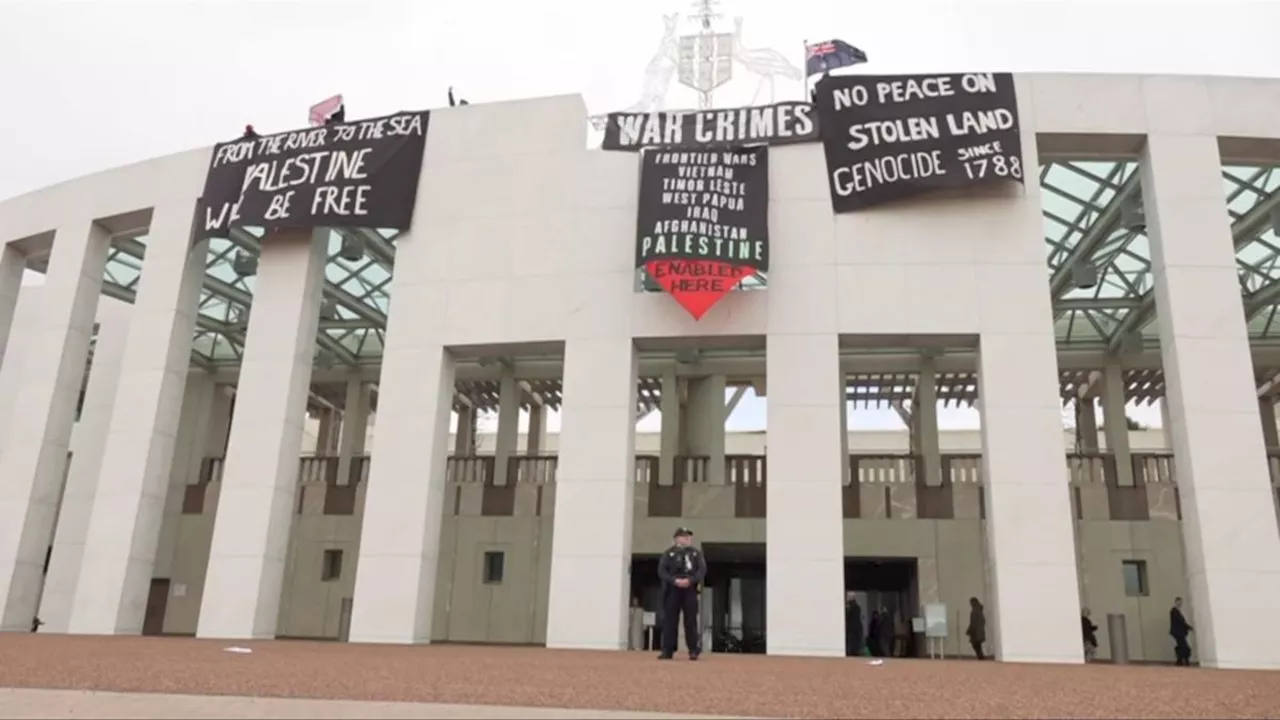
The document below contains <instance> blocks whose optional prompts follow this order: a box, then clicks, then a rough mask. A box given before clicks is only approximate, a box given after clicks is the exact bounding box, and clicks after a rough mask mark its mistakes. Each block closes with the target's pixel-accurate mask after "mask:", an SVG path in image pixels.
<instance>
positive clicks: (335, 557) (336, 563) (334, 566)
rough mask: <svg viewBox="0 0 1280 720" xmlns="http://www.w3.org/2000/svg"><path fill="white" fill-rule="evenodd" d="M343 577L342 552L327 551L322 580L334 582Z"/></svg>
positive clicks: (325, 552)
mask: <svg viewBox="0 0 1280 720" xmlns="http://www.w3.org/2000/svg"><path fill="white" fill-rule="evenodd" d="M340 577H342V551H341V550H325V551H324V566H323V567H322V568H320V580H322V581H323V582H333V581H334V580H337V579H338V578H340Z"/></svg>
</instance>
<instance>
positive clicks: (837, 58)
mask: <svg viewBox="0 0 1280 720" xmlns="http://www.w3.org/2000/svg"><path fill="white" fill-rule="evenodd" d="M804 57H805V61H804V64H805V74H806V75H807V76H809V77H813V76H814V75H819V74H821V73H824V72H830V71H832V70H835V69H837V68H843V67H851V66H853V65H860V64H862V63H864V62H866V61H867V54H866V53H864V52H862V51H861V50H859V49H858V48H856V47H854V46H852V45H850V44H849V43H847V42H845V41H843V40H827V41H825V42H818V43H806V44H805V46H804Z"/></svg>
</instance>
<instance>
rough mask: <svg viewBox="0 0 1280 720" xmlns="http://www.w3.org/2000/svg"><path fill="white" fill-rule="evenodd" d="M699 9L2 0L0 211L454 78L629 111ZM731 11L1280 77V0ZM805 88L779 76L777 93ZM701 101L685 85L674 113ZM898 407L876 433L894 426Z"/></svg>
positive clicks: (1043, 61) (891, 63) (932, 67)
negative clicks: (666, 19) (117, 171)
mask: <svg viewBox="0 0 1280 720" xmlns="http://www.w3.org/2000/svg"><path fill="white" fill-rule="evenodd" d="M690 5H691V3H688V2H685V1H683V0H647V1H646V0H642V1H640V2H618V1H617V0H594V1H591V0H545V1H543V2H520V1H517V0H510V1H508V2H504V1H503V0H494V1H490V2H448V1H447V0H342V1H339V0H305V2H304V1H302V0H294V1H287V0H279V1H268V0H258V1H255V2H250V1H248V0H93V1H90V0H0V198H6V197H9V196H12V195H16V194H19V193H22V192H27V191H29V190H33V189H36V188H39V187H43V186H45V185H49V184H52V183H55V182H59V181H62V180H66V179H69V178H73V177H77V176H80V175H84V174H86V173H90V172H94V171H98V170H103V169H106V168H110V167H113V166H116V165H121V164H125V163H130V162H137V161H140V160H144V159H147V158H150V157H154V156H157V155H163V154H166V153H172V152H178V151H181V150H187V149H190V148H194V147H199V146H204V145H210V144H213V143H214V142H218V141H221V140H226V139H228V138H231V137H234V136H236V135H237V134H238V133H239V132H240V130H241V128H242V127H243V126H244V125H245V124H246V123H253V124H254V125H256V126H257V127H258V129H259V130H260V131H264V132H276V131H281V130H288V129H292V128H295V127H299V126H301V125H303V124H304V123H305V118H306V109H307V107H308V106H310V105H311V104H312V103H314V102H316V101H318V100H321V99H323V98H325V97H328V96H329V95H331V94H333V93H335V92H341V93H343V94H344V95H345V96H346V99H347V107H348V117H357V118H358V117H362V116H363V117H369V116H374V115H379V114H385V113H389V112H394V111H397V110H418V109H423V108H431V107H436V106H439V105H442V104H443V103H444V101H445V92H446V89H447V88H448V86H450V85H454V86H456V87H457V88H458V91H459V94H460V95H461V96H462V97H465V98H468V99H469V100H471V101H473V102H485V101H495V100H505V99H510V98H520V97H530V96H539V95H551V94H559V93H582V94H583V95H584V96H585V97H586V101H587V104H588V107H590V108H591V111H592V112H607V111H609V110H612V109H618V108H622V107H625V106H628V105H630V104H631V103H633V102H635V101H636V100H637V99H638V93H639V91H640V87H641V84H642V82H643V77H644V69H645V66H646V64H647V63H648V62H649V60H650V58H651V57H652V56H653V53H654V50H655V48H656V46H657V43H658V40H659V38H660V36H661V34H662V29H663V22H662V15H663V14H664V13H674V12H679V13H681V15H682V23H681V25H680V32H681V33H684V32H689V31H690V30H691V28H690V27H689V26H688V25H687V24H685V23H684V22H683V16H685V15H688V14H689V13H690V12H691V10H690ZM720 11H721V12H722V13H723V14H724V16H725V17H724V19H723V21H722V22H723V23H724V27H725V29H726V30H731V29H732V26H733V23H732V19H733V18H734V17H737V16H742V17H744V18H745V22H744V24H743V43H744V45H746V46H748V47H752V48H762V49H764V48H773V49H776V50H778V51H780V52H782V53H784V54H785V55H787V56H788V57H789V58H792V61H793V62H794V63H796V64H800V63H801V61H802V60H803V47H802V44H803V41H804V40H805V39H809V40H818V39H829V38H832V37H837V38H840V39H843V40H846V41H848V42H850V43H853V44H854V45H857V46H859V47H861V48H862V49H864V50H865V51H866V52H867V54H868V55H869V56H870V59H871V62H872V63H873V64H874V68H875V70H876V71H878V72H886V73H895V72H929V71H948V72H956V71H966V70H1013V71H1087V72H1141V73H1179V74H1212V75H1253V76H1271V77H1277V76H1280V51H1278V50H1277V47H1276V38H1277V28H1280V1H1278V0H1201V1H1192V0H1182V1H1178V0H1173V1H1168V0H949V1H948V0H789V1H788V2H776V0H775V1H773V2H769V1H766V0H723V1H722V2H721V3H720ZM735 72H736V73H738V75H737V76H736V78H735V80H734V81H733V82H732V83H731V84H730V85H729V86H728V87H727V88H725V89H724V91H722V92H720V93H718V94H717V98H718V100H719V101H720V102H722V103H723V104H725V105H729V106H732V105H734V104H744V103H746V102H749V101H750V100H751V98H752V96H753V95H754V94H755V91H756V89H757V82H756V81H755V79H754V78H752V77H750V76H748V75H746V74H745V73H743V72H742V70H741V68H737V69H735ZM801 93H802V90H801V88H800V85H799V84H798V83H794V82H793V83H790V84H787V83H786V82H780V83H779V84H778V87H777V89H776V96H775V97H776V99H778V100H782V99H787V98H798V97H801ZM765 99H766V98H765V96H763V95H762V96H761V100H762V101H763V100H765ZM691 103H692V96H691V95H690V94H688V93H687V92H684V91H679V90H677V91H674V92H672V94H671V96H670V99H669V102H668V105H669V106H671V107H681V106H688V105H689V104H691ZM718 104H719V103H718ZM1278 122H1280V119H1278ZM886 412H887V416H886V417H884V418H882V419H883V422H881V421H880V420H881V419H874V420H872V419H871V418H868V420H869V421H872V424H873V426H885V425H886V424H887V425H888V426H893V425H894V423H895V422H896V416H894V415H893V413H892V412H889V411H886ZM740 419H741V420H742V421H746V424H745V425H741V424H740V422H739V421H740ZM1142 419H1143V420H1144V421H1147V420H1151V419H1152V418H1151V417H1150V416H1147V415H1144V416H1143V417H1142ZM759 421H762V413H761V412H760V403H759V401H756V402H750V403H749V402H744V403H743V407H742V408H741V411H740V412H739V413H736V414H735V418H734V419H733V420H732V421H731V424H732V425H735V426H741V427H751V426H754V425H756V424H758V422H759ZM942 421H943V422H944V423H945V424H947V425H956V424H959V425H961V426H966V425H971V424H972V423H973V422H974V421H976V418H975V417H971V416H969V415H967V414H966V415H964V416H956V417H952V416H951V414H949V413H944V416H943V418H942ZM1154 421H1155V422H1158V413H1157V414H1156V416H1155V418H1154ZM855 422H857V423H858V424H861V421H855Z"/></svg>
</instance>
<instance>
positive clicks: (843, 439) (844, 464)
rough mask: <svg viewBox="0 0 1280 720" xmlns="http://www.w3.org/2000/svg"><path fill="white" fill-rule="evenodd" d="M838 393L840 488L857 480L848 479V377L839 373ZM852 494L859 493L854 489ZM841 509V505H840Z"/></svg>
mask: <svg viewBox="0 0 1280 720" xmlns="http://www.w3.org/2000/svg"><path fill="white" fill-rule="evenodd" d="M838 384H839V386H840V387H839V391H838V393H837V394H836V397H837V398H839V399H840V486H841V487H845V486H847V485H850V484H851V483H852V484H856V483H857V482H858V479H857V478H855V477H850V468H849V377H848V376H847V375H845V374H844V371H843V370H841V371H840V381H839V383H838ZM726 419H727V418H726ZM854 492H860V491H859V490H857V489H855V490H854ZM841 507H842V508H843V505H841ZM843 512H844V511H843V509H842V510H841V516H840V517H841V518H842V519H843V517H844V514H843Z"/></svg>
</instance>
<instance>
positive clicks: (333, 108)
mask: <svg viewBox="0 0 1280 720" xmlns="http://www.w3.org/2000/svg"><path fill="white" fill-rule="evenodd" d="M341 109H343V108H342V96H341V95H334V96H333V97H331V98H328V99H326V100H321V101H320V102H318V103H316V104H315V105H312V106H311V110H310V112H308V113H307V119H308V120H309V121H310V122H311V125H312V127H318V126H320V125H324V124H326V122H325V121H327V120H328V119H329V117H330V116H331V115H333V114H335V113H337V112H338V111H339V110H341ZM338 122H342V120H339V121H338Z"/></svg>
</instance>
